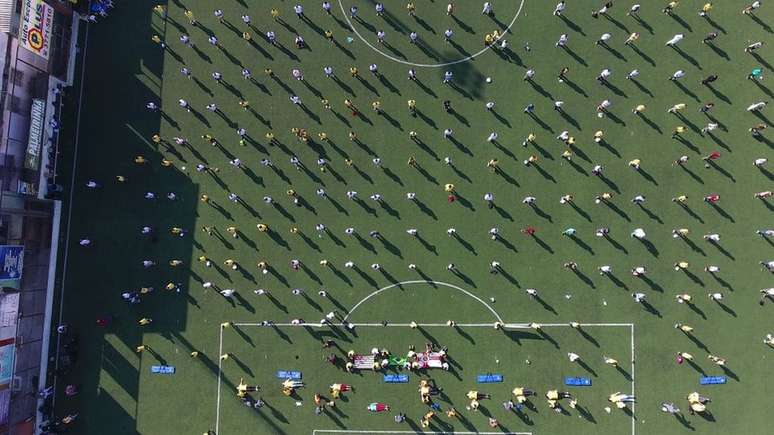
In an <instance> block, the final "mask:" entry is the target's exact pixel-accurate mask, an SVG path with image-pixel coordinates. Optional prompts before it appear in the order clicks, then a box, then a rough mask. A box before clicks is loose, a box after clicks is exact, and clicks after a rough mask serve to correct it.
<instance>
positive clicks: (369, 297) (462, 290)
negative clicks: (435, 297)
mask: <svg viewBox="0 0 774 435" xmlns="http://www.w3.org/2000/svg"><path fill="white" fill-rule="evenodd" d="M404 284H431V285H432V284H437V285H440V286H444V287H449V288H453V289H454V290H458V291H460V292H462V293H464V294H466V295H468V296H470V297H471V298H473V299H475V300H477V301H478V302H479V303H481V304H482V305H484V306H485V307H486V308H487V309H488V310H489V311H490V312H491V313H492V314H494V316H495V317H496V318H497V320H498V321H499V322H500V323H505V322H503V319H502V317H500V315H499V314H498V313H497V311H495V309H494V308H492V307H491V306H490V305H489V304H487V303H486V302H484V301H483V300H481V298H479V297H478V296H476V295H474V294H473V293H471V292H469V291H467V290H465V289H464V288H461V287H457V286H456V285H454V284H449V283H448V282H443V281H427V280H413V281H401V282H397V283H395V284H390V285H388V286H387V287H382V288H380V289H379V290H376V291H374V292H372V293H371V294H369V295H368V296H366V297H364V298H363V299H361V300H360V302H358V303H356V304H355V306H354V307H352V308H350V309H349V311H348V312H347V315H346V316H344V321H347V320H348V319H349V316H351V315H352V313H354V312H355V310H357V308H358V307H359V306H360V305H362V304H363V302H365V301H367V300H369V299H371V298H372V297H374V296H376V295H378V294H379V293H381V292H383V291H385V290H389V289H391V288H395V287H399V286H401V285H404ZM444 326H445V324H444Z"/></svg>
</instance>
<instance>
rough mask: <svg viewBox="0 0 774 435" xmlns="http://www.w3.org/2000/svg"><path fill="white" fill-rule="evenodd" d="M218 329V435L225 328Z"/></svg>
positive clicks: (216, 422)
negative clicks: (221, 357)
mask: <svg viewBox="0 0 774 435" xmlns="http://www.w3.org/2000/svg"><path fill="white" fill-rule="evenodd" d="M218 328H219V329H220V339H219V341H220V343H219V345H218V403H217V406H216V407H215V433H216V434H219V433H220V431H219V430H218V429H220V428H219V425H220V384H221V378H222V373H223V370H222V365H223V360H221V359H220V356H221V355H223V327H222V326H218Z"/></svg>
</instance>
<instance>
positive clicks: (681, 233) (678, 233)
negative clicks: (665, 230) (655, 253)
mask: <svg viewBox="0 0 774 435" xmlns="http://www.w3.org/2000/svg"><path fill="white" fill-rule="evenodd" d="M688 234H690V231H689V230H688V228H678V229H676V230H672V237H674V238H678V237H681V238H686V237H688Z"/></svg>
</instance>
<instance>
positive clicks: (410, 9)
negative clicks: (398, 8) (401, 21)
mask: <svg viewBox="0 0 774 435" xmlns="http://www.w3.org/2000/svg"><path fill="white" fill-rule="evenodd" d="M406 11H407V12H408V14H409V15H411V16H412V17H414V16H416V14H417V6H416V5H415V4H414V2H408V3H406Z"/></svg>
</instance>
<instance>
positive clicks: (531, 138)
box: [521, 133, 537, 147]
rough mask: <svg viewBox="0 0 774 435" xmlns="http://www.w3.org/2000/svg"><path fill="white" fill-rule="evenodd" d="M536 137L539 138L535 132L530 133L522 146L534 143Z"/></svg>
mask: <svg viewBox="0 0 774 435" xmlns="http://www.w3.org/2000/svg"><path fill="white" fill-rule="evenodd" d="M535 139H537V136H535V133H530V134H529V135H527V138H526V139H524V142H522V143H521V146H524V147H526V146H527V145H528V144H534V143H535Z"/></svg>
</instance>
